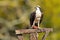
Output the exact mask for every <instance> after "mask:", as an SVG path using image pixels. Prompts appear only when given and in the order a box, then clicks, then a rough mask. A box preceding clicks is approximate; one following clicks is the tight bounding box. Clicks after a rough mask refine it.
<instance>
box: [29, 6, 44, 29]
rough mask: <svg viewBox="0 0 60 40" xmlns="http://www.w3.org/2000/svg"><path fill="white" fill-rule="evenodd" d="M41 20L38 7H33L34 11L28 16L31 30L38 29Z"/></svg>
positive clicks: (41, 15)
mask: <svg viewBox="0 0 60 40" xmlns="http://www.w3.org/2000/svg"><path fill="white" fill-rule="evenodd" d="M42 19H43V13H42V10H41V7H40V6H36V7H35V11H34V12H32V13H31V14H30V25H31V26H32V28H34V29H36V28H40V27H39V24H40V23H41V21H42Z"/></svg>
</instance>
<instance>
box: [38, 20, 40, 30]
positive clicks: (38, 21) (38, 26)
mask: <svg viewBox="0 0 60 40" xmlns="http://www.w3.org/2000/svg"><path fill="white" fill-rule="evenodd" d="M38 28H39V29H40V27H39V21H38Z"/></svg>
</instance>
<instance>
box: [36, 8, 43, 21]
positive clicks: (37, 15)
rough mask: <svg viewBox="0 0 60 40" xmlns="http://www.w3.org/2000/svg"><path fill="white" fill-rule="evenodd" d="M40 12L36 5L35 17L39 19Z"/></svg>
mask: <svg viewBox="0 0 60 40" xmlns="http://www.w3.org/2000/svg"><path fill="white" fill-rule="evenodd" d="M41 14H42V13H41V11H40V9H39V7H37V9H36V18H37V20H40V17H41Z"/></svg>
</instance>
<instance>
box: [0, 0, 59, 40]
mask: <svg viewBox="0 0 60 40" xmlns="http://www.w3.org/2000/svg"><path fill="white" fill-rule="evenodd" d="M37 5H40V6H41V9H42V11H43V12H42V13H44V17H43V21H42V23H41V24H40V26H41V27H42V28H53V29H54V31H53V33H50V34H49V36H48V37H47V38H46V40H60V0H0V40H18V39H17V36H16V35H15V32H14V30H16V29H23V28H26V27H28V26H30V25H29V24H30V23H29V15H30V13H31V12H33V11H34V10H35V9H34V7H36V6H37ZM43 34H44V33H40V34H39V38H38V39H39V40H41V38H42V35H43ZM24 36H25V40H28V37H29V36H28V34H26V35H24Z"/></svg>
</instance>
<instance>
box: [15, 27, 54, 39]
mask: <svg viewBox="0 0 60 40" xmlns="http://www.w3.org/2000/svg"><path fill="white" fill-rule="evenodd" d="M52 31H53V29H52V28H42V29H20V30H15V32H16V34H17V36H18V39H19V40H23V38H22V37H23V36H22V35H23V34H30V40H38V38H37V33H41V32H45V34H44V35H43V37H42V40H45V39H46V37H47V36H48V34H49V32H52ZM19 36H20V37H19Z"/></svg>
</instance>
